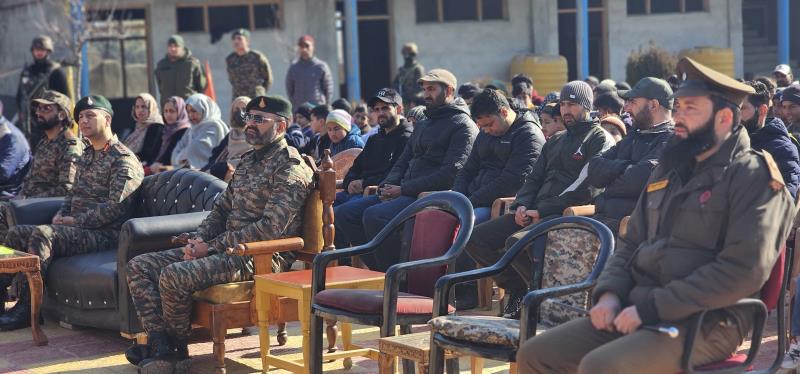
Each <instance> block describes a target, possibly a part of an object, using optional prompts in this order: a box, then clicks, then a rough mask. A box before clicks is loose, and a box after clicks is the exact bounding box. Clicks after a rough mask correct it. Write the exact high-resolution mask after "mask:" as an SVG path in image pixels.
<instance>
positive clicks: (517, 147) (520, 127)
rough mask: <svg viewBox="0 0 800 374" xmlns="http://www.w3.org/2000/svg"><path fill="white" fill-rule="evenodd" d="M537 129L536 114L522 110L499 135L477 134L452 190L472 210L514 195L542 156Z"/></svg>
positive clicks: (539, 132)
mask: <svg viewBox="0 0 800 374" xmlns="http://www.w3.org/2000/svg"><path fill="white" fill-rule="evenodd" d="M539 126H540V125H539V119H538V118H537V117H536V115H535V114H533V112H531V111H528V110H523V111H520V112H517V119H516V120H514V123H513V124H511V128H509V129H508V131H507V132H506V133H505V134H503V136H493V135H489V134H486V133H480V134H478V137H477V139H475V144H473V146H472V152H470V154H469V159H467V163H466V165H464V168H463V169H461V172H460V173H458V176H457V177H456V182H455V184H454V185H453V191H457V192H461V193H462V194H464V195H465V196H467V197H468V198H469V200H470V201H471V202H472V205H473V206H474V207H476V208H477V207H491V206H492V203H493V202H494V200H495V199H497V198H499V197H508V196H514V194H516V193H517V190H519V188H520V187H522V184H523V183H524V182H525V177H526V176H527V175H528V174H530V172H531V170H533V165H534V164H535V163H536V160H537V159H538V158H539V155H540V154H541V153H542V146H544V142H545V140H544V134H543V133H542V130H541V129H540V127H539Z"/></svg>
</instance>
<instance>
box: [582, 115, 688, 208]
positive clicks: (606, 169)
mask: <svg viewBox="0 0 800 374" xmlns="http://www.w3.org/2000/svg"><path fill="white" fill-rule="evenodd" d="M672 133H673V126H672V123H671V122H665V123H662V124H659V125H656V126H654V127H653V128H650V129H647V130H635V131H632V132H631V133H629V134H628V135H627V136H626V137H624V138H623V139H622V140H620V141H619V143H617V144H616V145H615V146H613V147H611V149H609V150H608V151H606V152H605V153H603V154H601V155H600V156H598V157H595V158H593V159H592V160H591V161H589V170H588V174H587V177H586V180H587V181H588V182H589V184H590V185H592V186H593V187H597V188H604V189H605V190H604V191H603V193H601V194H600V195H599V196H597V198H596V199H595V206H596V207H597V213H598V214H601V215H604V216H606V217H609V218H614V219H622V218H623V217H625V216H627V215H630V214H631V212H633V207H634V206H636V200H638V199H639V195H640V194H641V193H642V190H643V189H644V186H645V184H646V183H647V179H648V178H650V172H652V171H653V169H655V167H656V165H658V157H659V156H660V154H661V150H662V149H664V146H666V145H667V141H669V139H670V138H671V137H672Z"/></svg>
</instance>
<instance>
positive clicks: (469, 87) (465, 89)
mask: <svg viewBox="0 0 800 374" xmlns="http://www.w3.org/2000/svg"><path fill="white" fill-rule="evenodd" d="M478 92H480V88H478V86H476V85H475V84H473V83H471V82H467V83H464V84H462V85H461V87H459V88H458V96H461V97H462V98H464V99H471V98H473V97H475V95H477V94H478Z"/></svg>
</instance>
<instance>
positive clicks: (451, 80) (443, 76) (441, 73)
mask: <svg viewBox="0 0 800 374" xmlns="http://www.w3.org/2000/svg"><path fill="white" fill-rule="evenodd" d="M424 82H428V83H441V84H444V85H446V86H450V87H453V88H456V87H458V81H457V80H456V76H455V75H453V73H451V72H449V71H447V70H445V69H433V70H431V71H429V72H428V74H425V75H423V76H422V78H420V79H419V80H417V83H418V84H422V83H424Z"/></svg>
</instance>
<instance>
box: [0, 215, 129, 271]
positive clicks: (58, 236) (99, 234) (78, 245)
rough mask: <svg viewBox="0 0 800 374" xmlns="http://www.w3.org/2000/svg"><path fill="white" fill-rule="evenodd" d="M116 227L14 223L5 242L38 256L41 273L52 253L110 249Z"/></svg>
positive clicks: (113, 243) (72, 253) (64, 253)
mask: <svg viewBox="0 0 800 374" xmlns="http://www.w3.org/2000/svg"><path fill="white" fill-rule="evenodd" d="M118 238H119V231H117V230H92V229H83V228H80V227H74V226H64V225H39V226H34V225H18V226H14V227H13V228H12V229H11V230H9V231H8V235H7V236H6V239H5V243H4V244H5V245H6V246H8V247H11V248H14V249H16V250H18V251H23V252H28V253H30V254H34V255H37V256H39V258H40V259H41V260H42V277H44V275H45V273H46V271H47V266H48V265H49V264H50V261H52V259H53V258H55V257H62V256H73V255H78V254H83V253H92V252H99V251H105V250H109V249H114V248H116V247H117V239H118Z"/></svg>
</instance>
